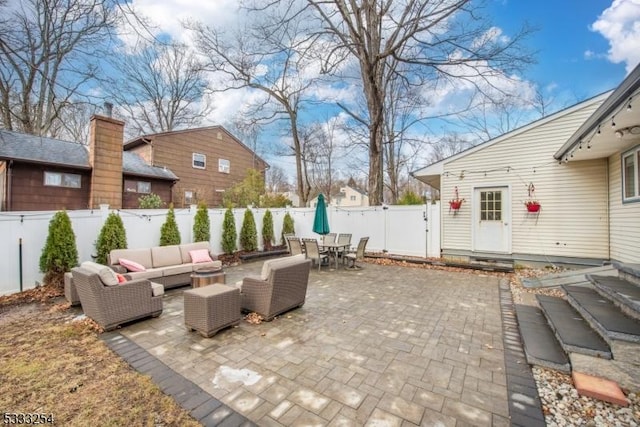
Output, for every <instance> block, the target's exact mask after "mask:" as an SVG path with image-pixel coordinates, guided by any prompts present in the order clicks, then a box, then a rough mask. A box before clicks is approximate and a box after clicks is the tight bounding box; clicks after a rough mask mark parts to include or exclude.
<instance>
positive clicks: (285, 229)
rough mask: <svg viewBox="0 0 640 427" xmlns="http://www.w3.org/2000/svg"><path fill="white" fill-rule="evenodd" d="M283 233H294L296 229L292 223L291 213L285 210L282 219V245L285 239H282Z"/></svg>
mask: <svg viewBox="0 0 640 427" xmlns="http://www.w3.org/2000/svg"><path fill="white" fill-rule="evenodd" d="M285 234H296V230H295V227H294V225H293V218H291V215H289V212H287V213H286V214H285V215H284V219H283V220H282V244H283V245H284V244H285V241H284V235H285Z"/></svg>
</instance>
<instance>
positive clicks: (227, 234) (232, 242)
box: [222, 208, 238, 254]
mask: <svg viewBox="0 0 640 427" xmlns="http://www.w3.org/2000/svg"><path fill="white" fill-rule="evenodd" d="M237 238H238V234H237V232H236V220H235V218H234V217H233V211H232V210H231V208H227V211H226V212H225V213H224V220H223V221H222V250H223V251H224V253H225V254H232V253H234V252H235V251H236V249H237V246H236V240H237Z"/></svg>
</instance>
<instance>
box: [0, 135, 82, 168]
mask: <svg viewBox="0 0 640 427" xmlns="http://www.w3.org/2000/svg"><path fill="white" fill-rule="evenodd" d="M0 159H6V160H13V159H15V160H24V161H28V162H35V163H47V164H57V165H62V166H72V167H77V168H82V169H91V167H90V166H89V153H88V151H87V147H86V146H85V145H82V144H78V143H77V142H69V141H61V140H59V139H53V138H46V137H42V136H35V135H27V134H24V133H18V132H13V131H8V130H0Z"/></svg>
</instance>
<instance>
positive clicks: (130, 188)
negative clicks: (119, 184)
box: [124, 179, 151, 194]
mask: <svg viewBox="0 0 640 427" xmlns="http://www.w3.org/2000/svg"><path fill="white" fill-rule="evenodd" d="M124 191H125V193H140V194H149V193H151V183H150V182H148V181H136V180H133V179H125V180H124Z"/></svg>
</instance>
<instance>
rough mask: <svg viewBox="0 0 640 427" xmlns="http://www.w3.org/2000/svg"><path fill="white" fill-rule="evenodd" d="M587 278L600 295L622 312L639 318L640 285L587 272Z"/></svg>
mask: <svg viewBox="0 0 640 427" xmlns="http://www.w3.org/2000/svg"><path fill="white" fill-rule="evenodd" d="M587 279H589V281H590V282H591V283H592V284H593V286H594V288H595V290H596V291H598V293H599V294H600V295H602V296H603V297H605V298H608V299H610V300H611V302H613V303H614V304H615V305H616V306H617V307H618V308H620V310H622V312H623V313H624V314H626V315H627V316H629V317H633V318H635V319H638V320H640V286H638V285H635V284H634V283H631V282H629V281H628V280H625V279H621V278H619V277H608V276H600V275H595V274H588V275H587Z"/></svg>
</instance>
